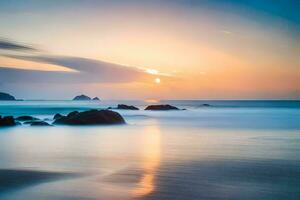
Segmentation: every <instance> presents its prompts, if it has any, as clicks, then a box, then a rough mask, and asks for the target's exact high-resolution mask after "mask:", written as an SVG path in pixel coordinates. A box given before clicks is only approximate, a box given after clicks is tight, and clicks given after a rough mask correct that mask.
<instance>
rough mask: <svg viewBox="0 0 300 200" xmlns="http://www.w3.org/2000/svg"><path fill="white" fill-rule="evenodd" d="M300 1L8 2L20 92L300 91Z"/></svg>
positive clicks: (3, 67)
mask: <svg viewBox="0 0 300 200" xmlns="http://www.w3.org/2000/svg"><path fill="white" fill-rule="evenodd" d="M299 10H300V1H298V0H223V1H220V0H198V1H196V0H186V1H185V0H161V1H158V0H152V1H141V0H139V1H137V0H122V1H121V0H119V1H117V0H111V1H101V0H98V1H96V0H86V1H79V0H78V1H77V0H52V1H46V0H42V1H40V0H2V1H0V24H1V26H0V91H2V92H8V93H10V94H12V95H14V96H16V97H17V98H22V99H71V98H73V96H75V95H78V94H82V93H83V94H87V95H89V96H92V97H93V96H98V97H99V98H101V99H115V100H125V99H300V61H299V60H300V59H299V55H300V34H299V33H300V13H299Z"/></svg>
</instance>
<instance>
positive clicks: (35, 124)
mask: <svg viewBox="0 0 300 200" xmlns="http://www.w3.org/2000/svg"><path fill="white" fill-rule="evenodd" d="M30 126H51V125H50V124H48V123H47V122H44V121H33V122H31V123H30Z"/></svg>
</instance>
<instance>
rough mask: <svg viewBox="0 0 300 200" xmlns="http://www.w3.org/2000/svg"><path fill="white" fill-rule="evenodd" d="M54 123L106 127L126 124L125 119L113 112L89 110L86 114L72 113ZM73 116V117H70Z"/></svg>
mask: <svg viewBox="0 0 300 200" xmlns="http://www.w3.org/2000/svg"><path fill="white" fill-rule="evenodd" d="M72 113H73V114H71V113H69V114H68V115H67V116H63V117H61V118H59V119H56V120H55V121H54V124H65V125H104V124H124V123H125V120H124V119H123V117H122V116H121V115H120V114H119V113H117V112H114V111H111V110H89V111H84V112H77V113H75V112H72ZM70 114H71V115H70Z"/></svg>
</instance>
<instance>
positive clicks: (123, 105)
mask: <svg viewBox="0 0 300 200" xmlns="http://www.w3.org/2000/svg"><path fill="white" fill-rule="evenodd" d="M116 109H120V110H139V109H138V108H137V107H135V106H128V105H125V104H118V106H117V108H116Z"/></svg>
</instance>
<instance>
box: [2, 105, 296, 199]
mask: <svg viewBox="0 0 300 200" xmlns="http://www.w3.org/2000/svg"><path fill="white" fill-rule="evenodd" d="M117 103H125V104H129V105H135V106H138V107H139V108H141V109H143V108H144V107H145V106H146V105H148V104H151V103H147V102H143V101H125V102H124V101H121V102H113V101H100V102H93V101H83V102H74V101H18V102H0V115H2V116H3V115H13V116H20V115H24V114H27V115H28V114H29V115H33V116H37V117H39V118H41V119H45V120H48V121H49V122H51V119H52V117H53V115H54V114H56V113H62V114H66V113H68V112H70V111H73V110H79V111H82V110H87V109H91V108H97V109H100V108H107V107H108V106H116V104H117ZM157 103H170V104H172V105H176V106H178V107H180V108H186V109H187V110H184V111H144V110H139V111H122V110H120V111H118V112H120V113H121V114H122V115H123V116H124V118H125V120H126V121H127V124H126V125H121V126H90V127H70V126H55V127H29V126H19V127H12V128H2V129H0V168H1V169H2V170H1V169H0V199H6V200H10V199H22V200H23V199H47V200H48V199H49V200H50V199H51V200H52V199H54V200H55V199H112V200H114V199H155V200H160V199H162V200H164V199H180V200H190V199H193V200H194V199H195V200H196V199H300V154H299V152H300V102H299V101H165V102H157ZM204 103H208V104H210V105H211V106H209V107H205V106H202V104H204ZM7 169H9V170H12V172H15V173H16V174H17V175H18V173H19V172H20V171H21V172H22V173H23V172H24V173H26V172H28V170H30V173H28V174H31V175H27V176H26V177H25V178H24V180H25V181H24V182H25V183H24V184H22V185H21V184H18V183H14V184H11V185H12V186H10V187H4V186H5V181H7V180H8V179H12V178H15V177H18V176H13V177H10V176H9V175H5V176H4V175H2V174H5V173H6V174H7V171H5V170H7ZM1 171H3V172H2V173H1ZM40 172H53V173H57V172H59V173H62V172H63V173H65V172H68V173H74V174H79V175H80V176H74V177H67V178H66V177H64V176H61V178H56V177H55V178H53V179H48V178H47V179H46V178H45V176H44V175H43V174H42V175H41V174H38V175H34V174H35V173H40ZM16 179H17V178H16ZM1 188H2V189H1Z"/></svg>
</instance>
